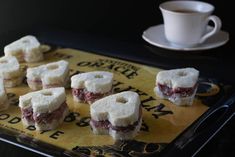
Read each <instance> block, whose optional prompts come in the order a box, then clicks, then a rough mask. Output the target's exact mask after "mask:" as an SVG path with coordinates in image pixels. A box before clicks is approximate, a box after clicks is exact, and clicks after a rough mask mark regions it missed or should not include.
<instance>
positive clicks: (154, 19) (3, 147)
mask: <svg viewBox="0 0 235 157" xmlns="http://www.w3.org/2000/svg"><path fill="white" fill-rule="evenodd" d="M162 2H164V0H138V1H137V0H117V1H116V0H76V1H69V0H64V1H62V0H47V1H46V0H45V1H44V0H41V1H39V0H37V1H35V0H1V1H0V46H1V50H2V49H3V47H4V46H5V45H6V44H8V43H9V42H11V41H13V40H15V39H17V38H19V37H21V36H22V35H25V34H28V33H30V32H32V30H39V31H43V30H58V31H60V30H63V31H69V32H74V34H75V33H81V32H82V33H87V34H92V35H94V36H98V37H107V38H112V39H115V40H119V41H124V42H134V43H137V44H138V43H142V42H143V40H142V39H141V38H140V35H141V34H142V32H143V30H145V29H146V28H148V27H149V26H152V25H157V24H161V23H162V22H163V21H162V16H161V13H160V10H159V9H158V6H159V4H160V3H162ZM205 2H210V3H211V4H213V5H214V6H215V11H214V14H215V15H218V16H219V17H220V18H221V19H222V29H223V30H226V31H228V32H229V34H230V41H229V43H228V44H227V46H226V47H224V48H221V49H217V50H216V51H214V52H213V53H214V54H209V55H210V56H213V55H214V56H217V58H218V60H221V61H220V62H218V63H220V64H221V65H220V66H221V67H223V65H222V64H226V65H227V66H225V69H223V68H222V69H220V70H224V71H227V75H226V77H232V76H234V67H235V66H234V63H233V60H234V53H233V51H234V50H233V48H234V40H233V39H234V30H233V29H235V27H234V24H233V19H234V18H233V16H234V7H233V6H234V5H233V4H232V1H222V0H206V1H205ZM61 38H63V37H61ZM191 57H192V56H191ZM193 57H195V58H197V57H198V56H196V55H195V56H193ZM196 64H198V65H200V64H201V63H200V62H198V63H196ZM203 64H205V65H204V66H205V67H206V66H209V65H210V63H205V62H203ZM228 67H229V68H228ZM209 73H210V72H209ZM211 73H213V71H212V72H211ZM220 77H223V76H220ZM233 119H234V118H233ZM234 132H235V127H234V123H230V125H227V126H226V127H225V128H224V129H223V131H222V132H220V133H219V134H218V135H217V136H216V138H215V139H213V140H212V141H211V142H210V143H209V144H208V145H207V146H206V147H205V148H204V149H203V150H202V152H201V154H199V155H198V156H234V155H235V152H234V150H235V140H234ZM13 150H14V151H13ZM0 151H1V152H3V156H16V154H17V156H19V155H21V154H24V153H27V152H26V151H25V150H23V149H17V147H14V146H11V145H8V144H5V143H3V142H0ZM28 155H30V154H29V152H28ZM31 155H32V154H31ZM1 156H2V155H1Z"/></svg>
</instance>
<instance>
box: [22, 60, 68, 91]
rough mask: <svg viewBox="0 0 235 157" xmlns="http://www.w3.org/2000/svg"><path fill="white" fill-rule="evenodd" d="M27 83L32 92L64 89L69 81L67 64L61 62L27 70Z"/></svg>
mask: <svg viewBox="0 0 235 157" xmlns="http://www.w3.org/2000/svg"><path fill="white" fill-rule="evenodd" d="M26 76H27V83H28V85H29V87H30V88H31V89H33V90H39V89H42V88H43V89H45V88H54V87H65V86H66V85H67V83H68V81H69V64H68V62H67V61H64V60H61V61H58V62H53V63H49V64H45V65H41V66H38V67H34V68H28V69H27V75H26Z"/></svg>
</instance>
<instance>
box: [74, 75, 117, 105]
mask: <svg viewBox="0 0 235 157" xmlns="http://www.w3.org/2000/svg"><path fill="white" fill-rule="evenodd" d="M112 86H113V73H110V72H106V71H92V72H86V73H81V74H77V75H74V76H72V78H71V88H72V91H73V92H72V93H73V99H74V100H75V101H77V102H88V103H89V104H91V103H93V102H94V101H96V100H98V99H100V98H103V97H105V96H107V95H110V94H111V93H112Z"/></svg>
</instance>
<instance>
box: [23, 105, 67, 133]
mask: <svg viewBox="0 0 235 157" xmlns="http://www.w3.org/2000/svg"><path fill="white" fill-rule="evenodd" d="M21 111H22V122H23V124H24V125H25V126H30V125H33V126H35V128H36V130H42V131H45V130H53V129H55V128H57V127H58V126H59V125H60V124H61V123H62V122H63V120H64V118H65V116H67V115H68V113H69V109H68V107H67V104H66V103H63V104H61V105H60V107H59V108H58V109H56V110H54V111H52V112H51V113H42V114H37V113H33V109H32V108H26V109H21Z"/></svg>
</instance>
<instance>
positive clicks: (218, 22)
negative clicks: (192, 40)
mask: <svg viewBox="0 0 235 157" xmlns="http://www.w3.org/2000/svg"><path fill="white" fill-rule="evenodd" d="M207 20H208V22H209V21H210V20H211V21H212V22H213V23H214V25H215V26H214V28H213V29H212V30H211V31H210V32H208V33H206V34H205V35H204V36H203V37H202V38H201V39H200V42H199V43H203V42H204V41H205V40H206V39H207V38H209V37H211V36H212V35H214V34H215V33H217V32H219V30H220V29H221V25H222V22H221V20H220V18H219V17H218V16H215V15H211V16H209V17H208V19H207Z"/></svg>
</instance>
